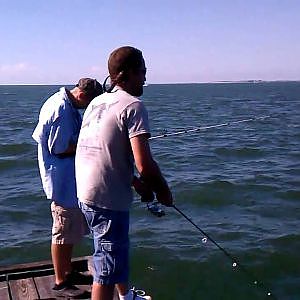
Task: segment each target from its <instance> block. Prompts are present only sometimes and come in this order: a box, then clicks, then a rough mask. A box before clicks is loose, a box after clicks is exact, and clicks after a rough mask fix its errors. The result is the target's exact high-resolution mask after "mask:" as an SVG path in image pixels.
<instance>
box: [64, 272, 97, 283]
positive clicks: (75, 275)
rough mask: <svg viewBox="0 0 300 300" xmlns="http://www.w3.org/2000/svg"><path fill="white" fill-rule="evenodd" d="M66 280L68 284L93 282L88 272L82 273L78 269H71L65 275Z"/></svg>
mask: <svg viewBox="0 0 300 300" xmlns="http://www.w3.org/2000/svg"><path fill="white" fill-rule="evenodd" d="M66 278H67V281H68V282H69V283H70V284H82V285H86V284H88V285H90V284H92V283H93V276H92V275H88V274H82V273H79V272H78V271H72V272H71V273H69V274H67V276H66Z"/></svg>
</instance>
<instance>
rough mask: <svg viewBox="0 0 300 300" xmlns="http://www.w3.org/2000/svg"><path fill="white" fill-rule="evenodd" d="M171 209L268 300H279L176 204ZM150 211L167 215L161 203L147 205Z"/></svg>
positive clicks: (159, 215) (157, 214)
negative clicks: (199, 233) (245, 276)
mask: <svg viewBox="0 0 300 300" xmlns="http://www.w3.org/2000/svg"><path fill="white" fill-rule="evenodd" d="M170 207H172V208H174V209H175V210H176V211H177V212H178V213H179V214H180V215H181V216H183V217H184V218H185V219H186V220H187V221H188V222H189V223H191V224H192V225H193V226H194V227H195V228H196V229H197V230H198V231H199V232H201V234H202V235H203V236H204V238H203V239H202V242H203V243H206V242H207V240H209V241H211V242H212V243H213V244H214V245H215V246H216V247H217V248H218V249H219V250H221V251H222V252H223V254H225V256H227V257H228V258H229V259H230V260H231V263H232V267H233V268H234V269H235V270H241V271H242V272H244V274H246V275H247V276H248V278H249V279H251V281H252V283H253V284H254V285H255V286H256V287H259V288H260V289H261V290H262V291H264V292H265V295H266V296H267V297H268V299H273V300H277V298H276V296H275V295H274V294H273V293H272V292H271V291H270V290H269V288H268V287H266V286H265V285H264V284H263V282H262V281H260V280H258V279H256V278H255V276H254V275H253V274H252V273H251V272H250V271H248V269H246V268H245V267H244V266H243V265H242V264H241V263H240V262H239V261H238V259H237V258H235V257H234V256H233V255H231V254H230V253H229V252H228V251H226V250H225V249H224V248H223V247H221V246H220V245H219V244H218V243H217V242H216V241H215V240H214V239H213V238H212V237H211V236H209V235H208V234H207V233H206V232H205V231H204V230H202V229H201V228H200V227H199V226H198V225H197V224H196V223H195V222H193V220H192V219H191V218H189V217H188V216H187V215H186V214H185V213H183V212H182V211H181V210H180V209H179V208H178V207H177V206H176V205H175V204H173V205H171V206H170ZM147 208H148V210H149V211H150V212H151V213H152V214H153V215H155V216H157V217H162V216H164V215H165V211H164V210H163V209H162V208H161V206H160V204H159V202H157V201H154V202H150V203H147Z"/></svg>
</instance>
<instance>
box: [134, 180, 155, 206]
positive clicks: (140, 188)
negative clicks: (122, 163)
mask: <svg viewBox="0 0 300 300" xmlns="http://www.w3.org/2000/svg"><path fill="white" fill-rule="evenodd" d="M132 185H133V187H134V189H135V191H136V192H137V193H138V194H139V195H140V196H141V201H142V202H151V201H153V200H154V193H153V191H152V190H151V189H150V188H149V186H148V185H147V184H146V183H145V182H143V181H142V180H141V179H140V178H137V177H136V176H134V178H133V181H132Z"/></svg>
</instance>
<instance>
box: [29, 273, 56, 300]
mask: <svg viewBox="0 0 300 300" xmlns="http://www.w3.org/2000/svg"><path fill="white" fill-rule="evenodd" d="M54 280H55V279H54V275H49V276H43V277H35V278H34V282H35V285H36V288H37V291H38V294H39V296H40V299H55V297H53V295H52V287H53V286H54Z"/></svg>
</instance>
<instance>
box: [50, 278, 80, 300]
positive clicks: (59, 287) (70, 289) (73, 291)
mask: <svg viewBox="0 0 300 300" xmlns="http://www.w3.org/2000/svg"><path fill="white" fill-rule="evenodd" d="M52 292H53V294H54V295H55V296H56V297H61V298H75V299H76V298H78V297H80V296H82V295H84V294H85V293H86V291H83V290H81V289H79V288H78V287H76V286H74V285H72V284H70V283H68V282H67V281H65V282H63V283H60V284H55V285H54V287H53V288H52Z"/></svg>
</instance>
